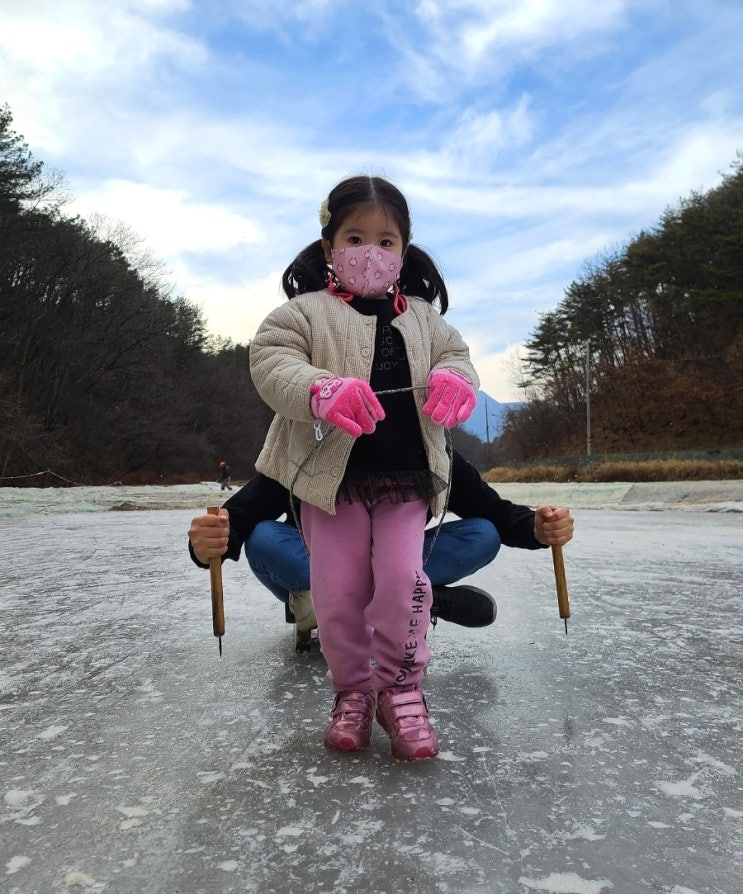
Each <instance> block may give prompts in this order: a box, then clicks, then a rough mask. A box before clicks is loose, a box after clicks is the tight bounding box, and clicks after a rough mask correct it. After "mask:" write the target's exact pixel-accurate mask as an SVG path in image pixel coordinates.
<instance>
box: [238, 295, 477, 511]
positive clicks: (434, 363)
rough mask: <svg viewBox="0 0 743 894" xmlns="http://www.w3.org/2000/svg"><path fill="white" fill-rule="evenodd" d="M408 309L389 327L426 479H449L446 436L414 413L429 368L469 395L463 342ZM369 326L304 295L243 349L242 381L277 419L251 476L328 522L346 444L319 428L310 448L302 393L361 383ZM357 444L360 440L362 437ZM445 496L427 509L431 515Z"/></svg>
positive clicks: (437, 320)
mask: <svg viewBox="0 0 743 894" xmlns="http://www.w3.org/2000/svg"><path fill="white" fill-rule="evenodd" d="M407 302H408V309H407V310H406V311H405V312H404V313H402V314H400V315H399V316H398V317H396V318H395V319H394V320H393V322H392V325H393V326H394V327H395V328H396V329H399V331H400V332H401V333H402V337H403V341H404V342H405V348H406V351H407V355H408V361H409V363H410V373H411V377H412V384H413V387H414V388H415V391H414V395H415V402H416V406H417V408H418V419H419V421H420V426H421V431H422V433H423V443H424V445H425V448H426V453H427V455H428V462H429V466H430V468H431V470H432V471H433V472H434V473H435V474H436V475H438V476H439V477H440V478H442V479H443V480H444V481H447V480H448V479H449V457H448V455H447V453H446V436H445V430H444V429H443V428H442V427H441V426H440V425H435V424H434V423H433V422H431V420H430V419H429V417H428V416H426V415H424V414H423V413H422V412H421V407H422V406H423V404H424V403H425V400H426V381H427V379H428V374H429V372H430V371H431V370H432V369H435V368H444V367H446V368H448V369H454V370H457V371H458V372H460V373H462V374H463V375H464V376H466V378H467V379H469V381H470V382H471V383H472V385H473V387H474V388H475V390H477V388H478V387H479V379H478V378H477V373H476V372H475V370H474V367H473V366H472V364H471V363H470V359H469V351H468V349H467V346H466V345H465V343H464V341H463V340H462V337H461V336H460V335H459V333H458V332H457V331H456V329H453V328H452V327H451V326H449V324H448V323H446V321H445V320H444V319H443V318H442V317H441V315H440V314H439V313H438V312H437V311H436V310H435V309H434V308H433V307H432V306H431V305H430V304H428V303H427V302H426V301H423V300H422V299H420V298H408V299H407ZM376 324H377V320H376V317H373V316H364V315H363V314H360V313H358V312H357V311H355V310H354V309H353V308H351V307H349V305H348V304H346V303H345V302H344V301H342V300H341V299H339V298H336V297H335V296H332V295H330V293H329V292H327V291H325V290H323V291H321V292H308V293H306V294H304V295H300V296H299V297H297V298H292V299H291V301H287V302H286V303H285V304H282V305H281V306H280V307H278V308H276V310H274V311H272V312H271V313H270V314H269V315H268V316H267V317H266V319H265V320H264V321H263V323H261V325H260V328H259V329H258V332H257V333H256V336H255V338H254V339H253V341H252V342H251V345H250V371H251V374H252V376H253V382H254V383H255V387H256V388H257V389H258V393H259V394H260V396H261V397H262V398H263V400H264V401H265V402H266V403H267V404H268V405H269V406H270V407H271V408H272V409H273V410H274V411H275V412H276V416H275V417H274V420H273V422H272V423H271V427H270V429H269V431H268V435H267V437H266V442H265V444H264V446H263V450H262V451H261V453H260V456H259V457H258V460H257V462H256V468H257V469H258V471H259V472H263V474H264V475H268V476H269V477H270V478H274V479H275V480H276V481H279V482H280V483H281V484H283V485H284V487H286V488H288V489H289V490H290V491H291V492H292V493H293V494H294V495H295V497H297V499H299V500H303V501H305V502H307V503H312V504H313V505H315V506H318V507H319V508H320V509H323V510H324V511H325V512H328V513H330V514H331V515H334V514H335V500H336V495H337V493H338V488H339V486H340V483H341V481H342V479H343V475H344V473H345V468H346V463H347V461H348V456H349V454H350V452H351V447H352V446H353V442H354V439H353V438H352V437H351V436H350V435H347V434H346V433H345V432H343V431H341V430H340V429H338V428H336V427H335V426H331V425H329V424H328V423H326V422H322V423H321V425H322V433H323V438H322V440H321V441H318V440H317V439H316V436H315V428H314V425H313V423H314V422H315V419H314V417H313V415H312V412H311V410H310V387H311V386H312V385H313V384H314V383H315V382H316V381H317V380H318V379H323V378H327V377H328V376H334V375H335V376H352V377H354V378H357V379H364V380H365V381H367V382H368V381H369V377H370V375H371V368H372V362H373V359H374V334H375V329H376ZM362 437H363V436H362ZM445 499H446V494H445V493H441V494H439V495H438V496H437V497H435V498H434V499H433V500H432V501H431V510H432V512H433V514H434V515H439V514H440V513H441V512H442V511H443V509H444V505H445Z"/></svg>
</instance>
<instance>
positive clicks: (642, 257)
mask: <svg viewBox="0 0 743 894" xmlns="http://www.w3.org/2000/svg"><path fill="white" fill-rule="evenodd" d="M65 201H66V196H65V186H64V180H63V177H62V176H61V175H59V174H55V173H54V172H49V171H47V170H46V168H45V167H44V164H43V162H40V161H37V160H36V159H34V158H33V156H32V154H31V153H30V151H29V149H28V147H27V145H26V143H25V142H24V140H23V138H22V136H20V135H19V134H17V133H16V132H15V131H14V130H13V129H12V114H11V112H10V110H9V108H8V107H7V106H4V107H3V106H0V486H1V485H24V484H34V483H39V482H38V478H34V477H32V476H38V473H40V472H42V471H46V470H51V471H52V472H53V473H54V476H55V480H54V481H49V483H59V482H61V481H62V480H67V481H70V482H75V483H85V484H95V483H111V482H114V481H121V482H124V483H153V482H159V481H167V482H175V481H195V480H199V479H202V478H206V477H213V476H216V469H217V464H218V462H219V461H220V460H221V459H226V460H227V461H229V462H230V464H231V466H232V471H233V477H237V478H246V477H248V476H249V475H250V474H252V472H253V468H254V467H253V463H254V461H255V458H256V456H257V454H258V451H259V449H260V447H261V445H262V443H263V438H264V435H265V432H266V430H267V427H268V424H269V422H270V418H271V415H272V414H271V412H270V410H269V409H268V408H267V407H266V406H265V405H264V404H263V402H262V401H261V400H260V398H259V397H258V395H257V393H256V391H255V388H254V387H253V384H252V381H251V379H250V372H249V363H248V358H249V350H250V346H249V345H240V344H233V343H232V342H231V341H230V340H228V339H216V338H214V337H212V336H210V335H209V334H208V332H207V330H206V323H205V320H204V317H203V315H202V312H201V310H200V308H199V307H198V306H197V305H195V304H193V303H192V302H190V301H189V300H188V298H187V297H185V296H181V295H173V294H172V290H171V288H170V286H169V285H168V283H167V276H166V273H165V271H164V270H163V268H162V266H161V264H160V263H159V262H158V261H157V259H155V258H153V257H152V255H151V253H150V252H149V251H148V250H147V248H146V247H144V246H142V244H141V241H140V240H139V239H138V238H137V237H136V236H135V235H133V234H132V233H131V232H129V231H128V230H127V229H126V227H125V226H122V225H120V224H112V223H110V222H107V221H106V220H104V219H102V218H96V219H94V220H88V221H86V220H83V219H81V218H79V217H75V216H70V215H67V214H65V212H64V206H65ZM527 348H528V355H527V358H526V360H525V361H524V363H523V365H522V367H521V369H520V372H519V384H520V385H521V387H523V389H524V393H525V397H526V401H525V404H524V406H523V407H522V408H521V409H520V410H518V411H512V412H510V413H509V415H508V417H507V421H506V426H505V429H504V432H503V434H502V436H501V438H500V439H499V441H498V442H497V443H496V444H493V445H483V444H482V443H481V442H480V441H479V440H478V439H477V438H475V437H474V436H473V435H470V434H468V433H466V432H464V431H456V432H455V434H454V442H455V445H456V446H457V447H458V448H459V449H461V450H462V451H463V452H465V453H466V455H468V456H470V458H471V459H472V460H473V461H474V462H476V463H477V464H478V465H480V466H483V457H485V458H486V460H487V462H486V463H485V464H487V463H490V464H495V463H496V462H497V463H504V462H509V461H529V460H536V459H539V458H541V457H544V456H556V455H560V454H574V453H582V452H584V449H585V438H586V400H587V397H588V398H590V403H591V407H592V441H593V446H594V449H595V451H597V452H599V451H600V452H604V453H608V452H614V453H621V452H631V453H636V452H639V451H658V450H664V449H688V448H700V447H701V448H709V447H716V446H718V447H722V446H743V159H741V157H739V158H738V159H737V161H736V162H735V163H734V164H733V166H732V171H731V173H729V174H728V175H727V176H725V177H724V178H723V181H722V183H721V184H720V186H719V187H717V188H716V189H713V190H711V191H710V192H708V193H705V194H694V195H692V196H690V197H689V198H687V199H684V200H683V201H681V203H680V204H679V206H678V207H677V208H673V209H668V210H667V211H666V212H665V213H664V215H663V216H662V218H661V220H660V222H659V223H658V225H657V226H656V227H654V228H653V229H650V230H648V231H647V232H643V233H640V234H639V235H638V236H637V237H636V238H635V239H633V240H632V241H631V242H630V243H629V244H628V245H627V246H626V247H625V248H624V249H622V250H621V251H616V252H614V253H613V254H607V255H606V256H605V257H603V258H601V259H598V260H596V261H594V262H593V263H591V264H590V265H587V267H586V270H585V274H584V275H583V276H582V277H581V278H580V279H579V280H578V281H576V282H574V283H572V284H571V285H570V286H569V287H568V289H567V290H566V292H565V295H564V297H563V299H562V301H561V302H560V303H559V304H558V305H557V307H556V308H555V310H554V311H551V312H549V313H547V314H545V315H544V316H543V317H542V318H541V319H540V322H539V325H538V326H537V328H536V330H535V332H534V333H533V334H532V335H531V337H530V339H529V341H528V345H527ZM484 447H487V449H486V450H485V449H484ZM57 476H58V477H57ZM44 480H45V481H48V480H49V479H48V478H46V479H44Z"/></svg>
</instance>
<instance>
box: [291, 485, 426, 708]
mask: <svg viewBox="0 0 743 894" xmlns="http://www.w3.org/2000/svg"><path fill="white" fill-rule="evenodd" d="M427 509H428V503H427V501H425V500H417V501H415V502H412V503H396V504H391V503H389V502H387V501H384V502H380V503H375V504H374V505H373V506H371V507H368V506H366V505H364V504H363V503H351V504H349V503H346V502H345V501H344V500H339V501H338V504H337V505H336V514H335V515H328V513H327V512H323V511H322V510H321V509H318V508H317V507H316V506H311V505H309V504H308V503H303V504H302V528H303V529H304V534H305V538H306V540H307V545H308V547H309V550H310V581H311V583H312V601H313V603H314V606H315V614H316V615H317V626H318V632H319V635H320V645H321V647H322V651H323V655H324V656H325V660H326V661H327V664H328V676H329V677H330V679H331V680H332V681H333V691H334V692H343V691H344V690H346V689H356V690H359V691H361V692H381V691H382V690H383V689H389V687H390V686H402V685H408V684H413V683H415V684H417V683H419V682H420V680H421V678H422V676H423V669H424V668H425V666H426V662H427V661H428V658H429V654H430V653H429V649H428V645H427V644H426V631H427V630H428V626H429V624H430V620H431V601H432V594H431V586H430V583H429V581H428V578H427V577H426V575H425V574H424V573H423V530H424V528H425V525H426V512H427Z"/></svg>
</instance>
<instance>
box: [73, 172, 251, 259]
mask: <svg viewBox="0 0 743 894" xmlns="http://www.w3.org/2000/svg"><path fill="white" fill-rule="evenodd" d="M69 208H70V210H71V211H72V212H73V213H79V214H81V215H82V216H83V217H86V216H91V215H92V214H94V213H95V212H100V213H102V214H104V215H106V216H108V217H111V218H114V219H117V220H118V219H121V220H124V221H126V222H127V223H128V224H129V225H130V226H131V227H132V228H133V229H134V230H135V231H136V232H137V233H138V234H139V235H141V236H142V237H144V239H145V240H146V241H147V242H148V243H149V244H150V245H151V246H152V247H153V248H154V249H155V250H156V251H157V252H159V253H161V254H162V255H163V256H164V257H165V258H171V257H174V256H178V255H182V254H185V253H188V252H219V253H222V252H225V251H227V250H228V249H229V248H231V247H233V246H236V245H242V244H243V243H245V242H260V241H261V238H262V234H261V228H260V226H259V224H258V223H257V222H255V221H252V220H250V219H247V218H244V217H241V216H239V215H237V214H234V213H233V212H231V211H229V210H228V209H227V208H225V207H220V206H219V205H214V204H210V205H202V204H199V203H197V202H193V201H191V200H190V199H189V196H188V194H187V193H186V192H185V190H175V189H158V188H157V187H154V186H150V185H148V184H146V183H133V182H131V181H126V180H110V181H106V182H104V183H103V184H101V188H99V189H98V190H96V191H95V192H91V193H84V194H82V195H80V196H78V197H77V198H76V199H75V200H74V201H73V202H72V203H71V204H70V206H69Z"/></svg>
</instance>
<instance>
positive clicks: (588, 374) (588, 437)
mask: <svg viewBox="0 0 743 894" xmlns="http://www.w3.org/2000/svg"><path fill="white" fill-rule="evenodd" d="M590 455H591V340H590V339H588V340H587V341H586V456H590Z"/></svg>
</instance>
